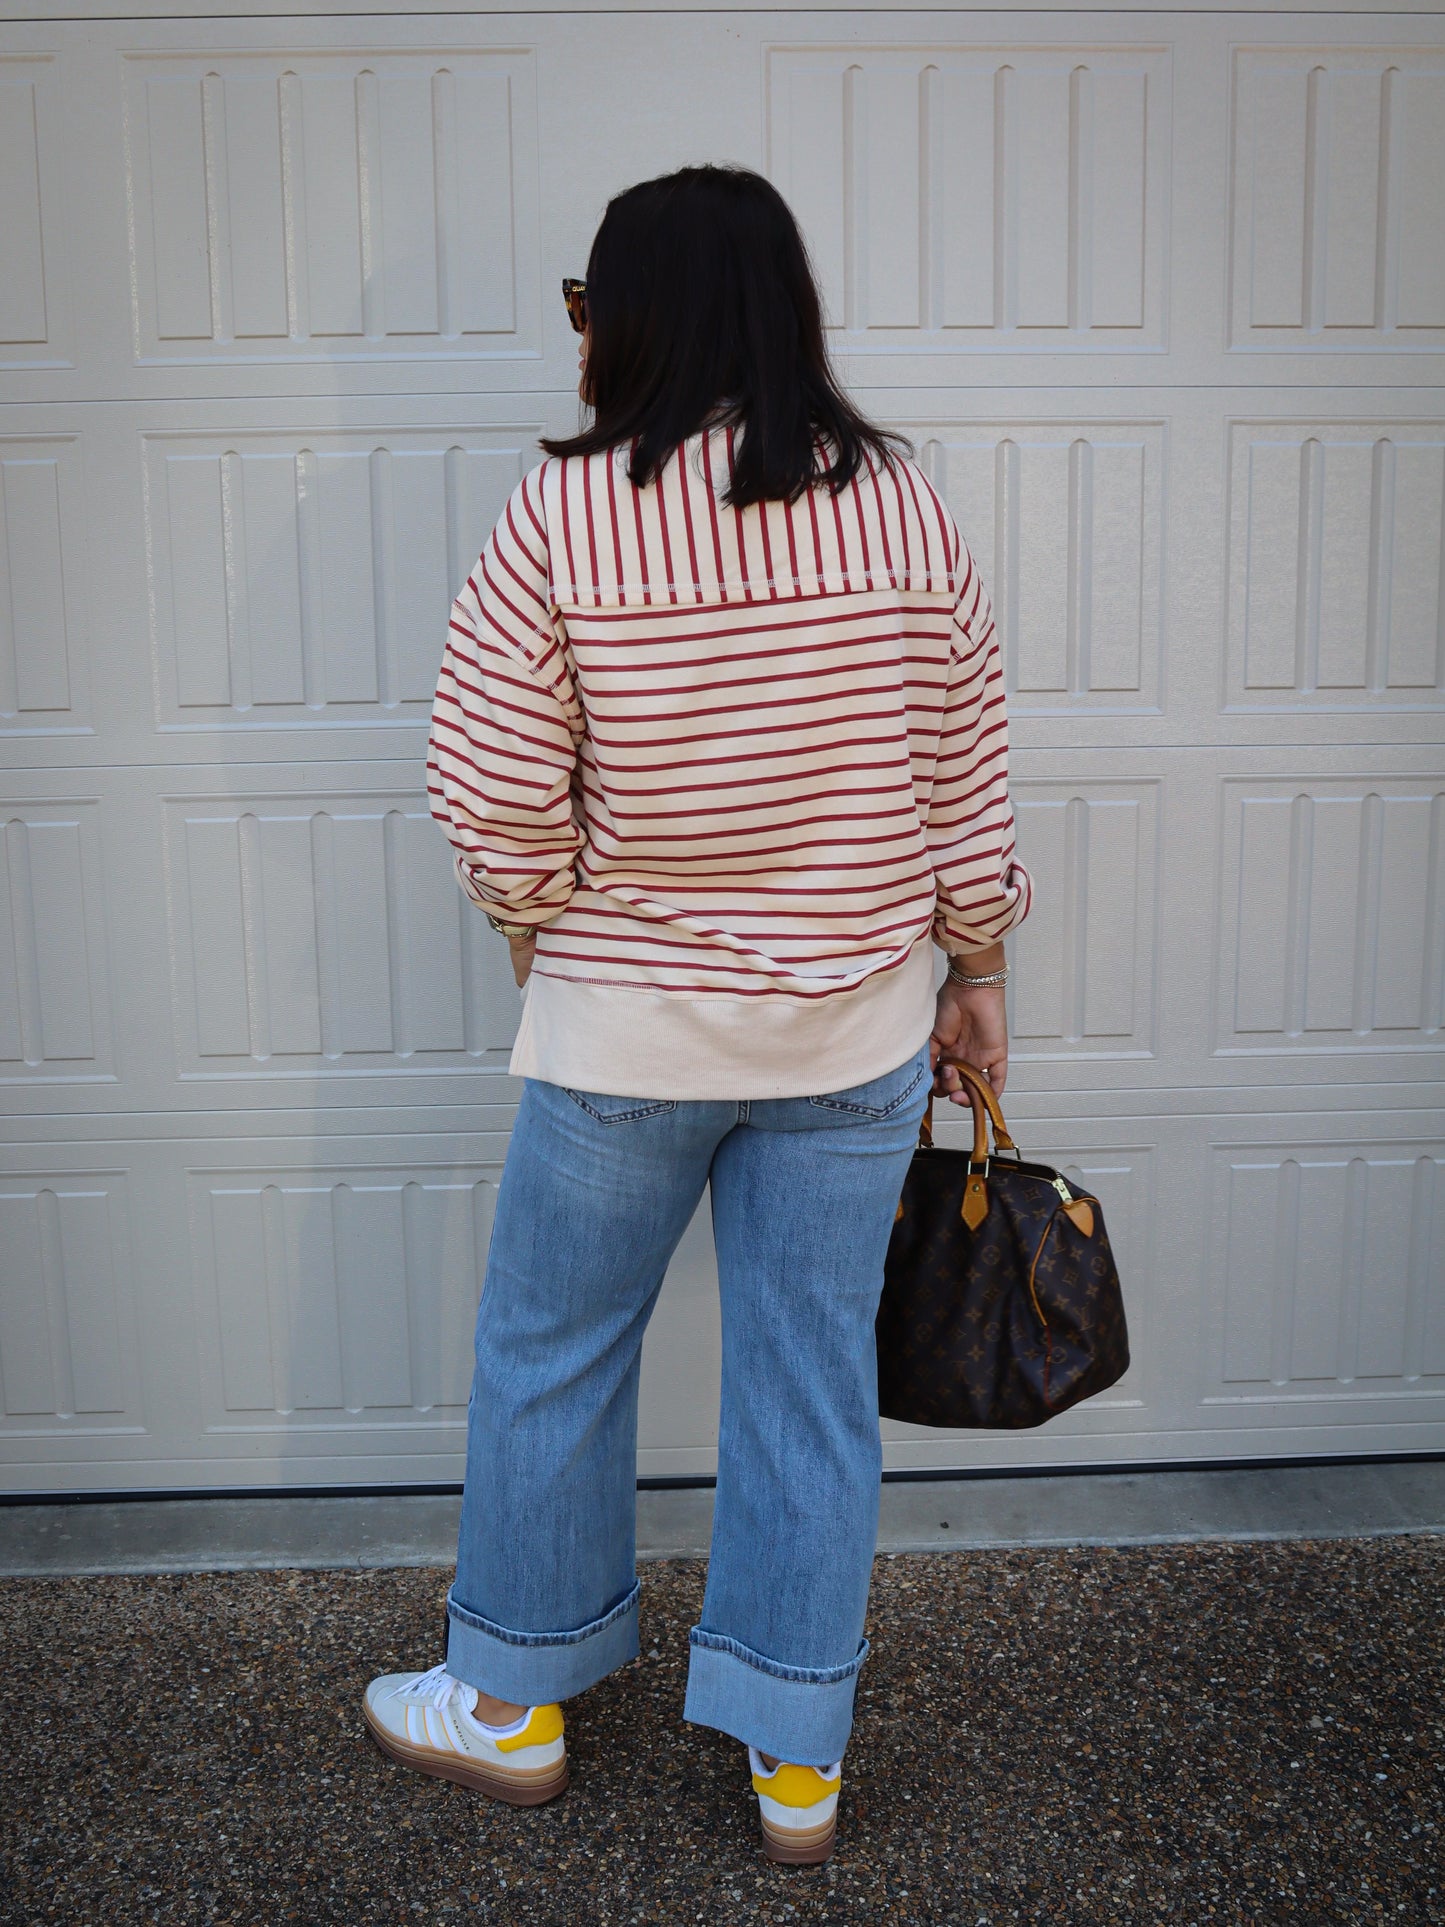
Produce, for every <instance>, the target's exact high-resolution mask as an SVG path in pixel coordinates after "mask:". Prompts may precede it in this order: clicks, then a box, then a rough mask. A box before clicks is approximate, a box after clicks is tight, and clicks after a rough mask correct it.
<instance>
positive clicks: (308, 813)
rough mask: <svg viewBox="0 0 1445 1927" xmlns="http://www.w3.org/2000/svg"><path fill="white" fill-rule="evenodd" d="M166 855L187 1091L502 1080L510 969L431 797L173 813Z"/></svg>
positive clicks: (300, 800) (354, 796) (350, 798)
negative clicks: (287, 1083) (475, 1070)
mask: <svg viewBox="0 0 1445 1927" xmlns="http://www.w3.org/2000/svg"><path fill="white" fill-rule="evenodd" d="M167 839H168V842H169V844H170V847H171V849H172V851H173V853H174V854H173V857H172V863H171V870H172V874H173V875H174V876H175V877H176V878H177V880H178V882H179V884H180V887H178V888H177V891H176V894H175V896H174V898H173V900H172V904H171V915H172V919H173V922H174V925H175V931H176V940H175V943H174V950H173V954H174V956H175V959H176V965H175V980H174V990H173V995H174V1009H175V1014H176V1032H177V1036H178V1037H179V1039H180V1054H179V1060H178V1065H177V1075H178V1076H179V1077H180V1078H181V1080H183V1081H184V1080H185V1079H187V1078H191V1077H204V1078H207V1079H213V1078H216V1077H227V1076H230V1077H245V1078H248V1079H254V1078H256V1077H258V1076H267V1075H271V1076H276V1075H281V1076H292V1075H295V1074H297V1073H299V1072H303V1071H304V1072H305V1073H307V1074H308V1076H311V1077H314V1078H317V1079H321V1080H326V1079H334V1078H336V1077H338V1076H341V1077H345V1076H348V1075H350V1074H352V1073H354V1072H357V1071H367V1072H371V1073H373V1074H375V1073H381V1074H383V1075H387V1074H390V1075H392V1076H394V1075H396V1074H398V1073H405V1072H408V1071H410V1072H413V1073H414V1072H416V1071H418V1070H424V1069H431V1068H437V1067H444V1068H454V1069H464V1068H467V1067H468V1066H469V1065H476V1066H478V1067H480V1066H482V1065H486V1064H491V1065H493V1066H504V1065H505V1062H506V1057H507V1054H508V1052H509V1051H510V1048H511V1041H512V1036H513V1034H514V1032H515V1027H516V1021H517V1010H516V998H515V992H513V993H512V994H511V995H510V996H508V997H506V999H505V1001H504V1000H503V999H502V998H501V997H499V996H498V990H499V988H500V987H501V986H502V979H503V977H504V976H509V973H506V972H505V969H504V966H505V956H504V954H503V953H502V952H501V950H500V949H499V946H498V945H497V944H495V943H492V942H490V941H485V940H483V939H482V938H481V937H480V936H479V935H478V934H477V933H476V931H475V925H476V923H477V921H478V919H477V918H476V917H475V916H474V915H473V914H472V911H471V906H470V905H469V904H468V902H467V900H466V899H465V898H464V897H463V895H462V893H461V891H460V889H459V888H458V885H457V881H456V877H455V873H454V869H453V865H452V862H451V852H450V850H449V848H448V847H447V846H446V844H445V842H444V840H443V839H442V838H441V837H440V836H439V834H438V833H437V832H436V827H435V825H434V823H433V822H432V820H431V816H430V811H429V809H428V806H427V802H426V799H425V798H424V797H423V796H421V795H420V794H413V795H410V796H403V795H392V794H388V793H377V792H375V791H372V792H370V793H368V792H367V791H366V790H364V789H353V790H333V791H331V792H330V793H329V794H328V793H322V794H308V795H292V796H285V795H275V794H271V795H266V794H260V793H258V794H254V795H248V796H246V797H244V798H235V799H232V800H223V799H211V798H190V799H183V798H172V799H170V801H169V804H168V808H167ZM182 879H183V881H181V880H182ZM489 934H490V933H489ZM218 939H219V940H221V947H222V948H223V949H224V950H225V956H226V958H227V961H226V963H225V964H224V965H223V967H222V969H221V970H220V971H218V972H213V971H212V970H211V967H210V959H211V954H212V950H213V947H216V946H217V944H218Z"/></svg>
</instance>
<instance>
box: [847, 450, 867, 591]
mask: <svg viewBox="0 0 1445 1927" xmlns="http://www.w3.org/2000/svg"><path fill="white" fill-rule="evenodd" d="M848 501H849V504H850V506H851V508H852V510H853V514H854V516H855V517H856V518H857V522H858V540H859V541H860V542H861V543H862V544H863V580H864V581H865V582H868V583H871V582H872V580H873V564H872V561H871V560H870V558H869V554H868V529H867V526H866V518H865V516H864V514H863V493H862V486H861V484H860V483H859V481H858V478H857V477H856V476H855V477H854V478H853V480H852V481H851V482H850V483H849V484H848Z"/></svg>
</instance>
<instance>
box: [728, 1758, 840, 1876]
mask: <svg viewBox="0 0 1445 1927" xmlns="http://www.w3.org/2000/svg"><path fill="white" fill-rule="evenodd" d="M748 1762H749V1764H750V1765H751V1767H752V1769H753V1792H754V1793H756V1794H757V1796H758V1811H759V1814H760V1816H761V1818H762V1823H763V1852H764V1853H765V1854H766V1855H767V1856H768V1858H769V1860H784V1861H789V1862H791V1863H792V1864H794V1865H801V1864H805V1863H807V1864H811V1863H813V1862H815V1861H819V1860H826V1859H827V1858H828V1856H829V1854H831V1853H832V1851H833V1848H834V1845H835V1844H836V1842H837V1838H838V1789H839V1787H840V1786H842V1784H843V1762H842V1761H841V1760H835V1761H834V1762H833V1764H832V1766H789V1765H788V1764H787V1763H786V1762H785V1761H783V1760H779V1762H778V1764H777V1765H776V1766H775V1767H772V1768H768V1767H766V1766H764V1765H763V1756H762V1754H761V1753H759V1751H758V1749H757V1748H756V1747H755V1746H750V1747H749V1748H748Z"/></svg>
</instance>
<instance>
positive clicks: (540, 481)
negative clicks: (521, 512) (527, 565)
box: [521, 456, 551, 565]
mask: <svg viewBox="0 0 1445 1927" xmlns="http://www.w3.org/2000/svg"><path fill="white" fill-rule="evenodd" d="M550 459H551V457H550V456H549V457H548V460H549V461H550ZM546 476H547V463H546V462H543V463H542V466H541V467H540V468H539V469H538V470H537V497H538V500H539V501H545V500H546V496H545V494H544V493H543V491H544V489H545V488H546ZM521 490H522V506H523V508H525V509H526V511H527V519H528V521H529V522H530V523H531V524H532V527H533V528H534V529H535V530H536V531H537V537H538V540H539V541H540V542H541V544H542V553H541V555H540V556H536V555H534V556H533V557H532V560H533V561H534V562H536V563H538V564H539V565H540V564H541V563H542V562H543V561H544V560H545V559H546V554H547V524H546V522H545V521H543V519H542V518H541V516H539V515H538V513H537V511H536V510H535V509H534V508H533V507H532V494H531V490H530V489H529V488H528V487H527V477H526V476H525V475H524V476H523V477H522V481H521Z"/></svg>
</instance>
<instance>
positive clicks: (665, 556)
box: [637, 444, 686, 603]
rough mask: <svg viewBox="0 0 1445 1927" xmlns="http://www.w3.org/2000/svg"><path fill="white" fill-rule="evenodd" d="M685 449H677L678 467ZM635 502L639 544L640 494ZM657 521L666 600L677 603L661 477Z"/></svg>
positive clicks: (684, 455)
mask: <svg viewBox="0 0 1445 1927" xmlns="http://www.w3.org/2000/svg"><path fill="white" fill-rule="evenodd" d="M685 449H686V444H684V445H683V448H682V449H679V450H678V452H677V463H678V466H679V467H681V466H682V463H683V462H684V460H685V459H686V454H685ZM683 486H684V487H686V481H685V480H684V484H683ZM637 501H638V504H639V507H638V511H637V515H638V523H637V540H638V543H639V544H641V541H642V509H641V506H640V505H641V502H642V496H641V494H640V493H639V494H638V497H637ZM657 521H658V527H659V528H660V530H661V532H662V567H663V571H664V573H665V574H666V576H667V599H668V601H669V602H674V603H675V602H676V601H677V582H676V579H675V578H674V576H673V573H672V543H671V542H670V541H669V540H668V536H667V490H666V489H665V488H664V487H663V477H662V476H659V477H658V482H657Z"/></svg>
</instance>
